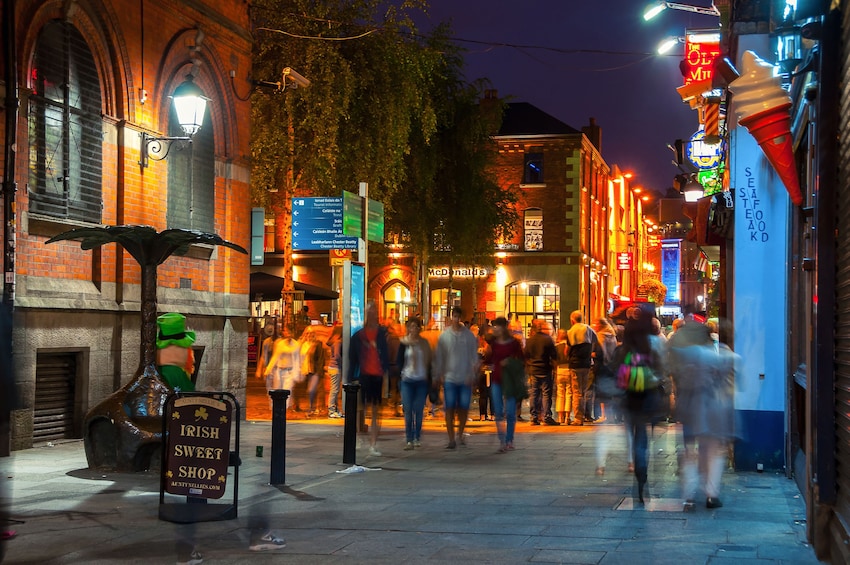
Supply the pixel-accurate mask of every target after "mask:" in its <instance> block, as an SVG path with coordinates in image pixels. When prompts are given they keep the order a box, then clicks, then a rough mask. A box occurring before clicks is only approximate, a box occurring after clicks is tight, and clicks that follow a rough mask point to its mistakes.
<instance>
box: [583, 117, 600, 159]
mask: <svg viewBox="0 0 850 565" xmlns="http://www.w3.org/2000/svg"><path fill="white" fill-rule="evenodd" d="M581 133H583V134H584V135H586V136H587V139H589V140H590V142H591V143H592V144H593V146H594V147H596V150H597V151H599V152H600V153H602V128H600V127H599V126H598V125H596V118H590V125H587V126H584V127H582V128H581Z"/></svg>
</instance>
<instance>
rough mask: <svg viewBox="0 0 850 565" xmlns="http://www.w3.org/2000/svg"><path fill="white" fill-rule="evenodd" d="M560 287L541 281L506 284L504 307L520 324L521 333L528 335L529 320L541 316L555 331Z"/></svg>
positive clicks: (559, 308) (559, 305)
mask: <svg viewBox="0 0 850 565" xmlns="http://www.w3.org/2000/svg"><path fill="white" fill-rule="evenodd" d="M560 296H561V289H560V287H559V286H558V285H556V284H552V283H547V282H541V281H522V282H517V283H513V284H511V285H509V286H508V288H507V292H506V304H505V306H506V309H507V311H508V313H510V314H512V317H513V319H515V320H516V321H518V322H519V325H521V326H522V331H523V335H524V336H525V337H528V330H529V328H530V327H531V321H532V320H534V319H535V318H542V319H544V320H546V321H547V322H549V323H550V324H552V330H553V331H557V329H558V319H559V313H560V310H561V304H560Z"/></svg>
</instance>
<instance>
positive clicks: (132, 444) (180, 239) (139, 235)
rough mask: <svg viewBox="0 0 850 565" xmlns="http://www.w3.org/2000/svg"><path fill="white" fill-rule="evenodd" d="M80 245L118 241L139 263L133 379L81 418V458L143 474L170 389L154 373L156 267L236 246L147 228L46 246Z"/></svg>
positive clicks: (115, 229) (85, 231)
mask: <svg viewBox="0 0 850 565" xmlns="http://www.w3.org/2000/svg"><path fill="white" fill-rule="evenodd" d="M66 240H73V241H79V242H80V247H81V248H82V249H84V250H89V249H94V248H96V247H100V246H102V245H106V244H107V243H117V244H119V245H121V246H122V247H123V248H124V249H126V250H127V252H128V253H130V255H132V256H133V258H134V259H136V261H138V263H139V266H140V267H141V269H142V284H141V314H142V327H141V343H140V347H141V358H140V362H139V368H138V370H137V371H136V375H135V377H134V378H133V379H132V380H131V381H130V382H129V383H127V384H126V385H125V386H123V387H122V388H121V389H119V390H118V391H116V392H114V393H113V394H112V395H110V396H109V397H108V398H106V399H105V400H104V401H103V402H101V403H100V404H98V405H97V406H95V407H93V408H92V409H91V410H90V411H89V413H88V414H87V415H86V421H85V430H84V431H85V447H86V458H87V459H88V462H89V467H91V468H115V469H118V470H121V471H144V470H146V469H148V468H150V467H151V463H152V459H154V460H155V459H156V456H157V454H158V449H159V444H160V443H161V441H162V437H161V435H162V422H161V419H160V418H161V416H162V407H163V405H164V403H165V399H166V397H167V396H168V394H169V392H170V390H169V388H168V387H167V385H166V384H165V383H164V382H163V381H162V378H161V377H160V375H159V373H158V372H157V370H156V332H157V325H156V315H157V301H156V289H157V267H158V266H159V265H161V264H162V263H163V262H165V260H166V259H168V258H169V257H171V256H172V255H174V254H178V255H180V254H184V253H185V252H186V251H187V250H188V249H189V246H190V245H192V244H207V245H221V246H224V247H229V248H231V249H234V250H236V251H239V252H240V253H245V254H247V251H246V250H245V249H244V248H243V247H242V246H240V245H237V244H235V243H232V242H229V241H226V240H224V239H222V238H221V237H219V236H218V235H216V234H210V233H204V232H200V231H195V230H183V229H169V230H164V231H162V232H157V231H156V230H155V229H154V228H153V227H151V226H132V225H129V226H128V225H124V226H104V227H94V228H78V229H74V230H70V231H67V232H64V233H60V234H59V235H56V236H54V237H52V238H50V239H49V240H47V243H55V242H57V241H66Z"/></svg>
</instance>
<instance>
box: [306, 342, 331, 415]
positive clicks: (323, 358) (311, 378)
mask: <svg viewBox="0 0 850 565" xmlns="http://www.w3.org/2000/svg"><path fill="white" fill-rule="evenodd" d="M326 362H327V351H326V349H325V345H324V344H323V343H322V342H321V341H319V340H318V339H317V338H316V329H315V328H314V327H313V326H307V327H306V328H304V333H303V334H302V335H301V375H302V379H303V380H304V381H306V382H307V398H308V400H309V402H310V408H309V410H308V412H307V415H308V416H317V415H318V414H319V410H318V408H317V406H316V397H317V396H318V392H319V383H321V382H322V380H323V378H324V376H325V363H326Z"/></svg>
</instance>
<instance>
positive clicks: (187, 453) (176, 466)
mask: <svg viewBox="0 0 850 565" xmlns="http://www.w3.org/2000/svg"><path fill="white" fill-rule="evenodd" d="M167 419H168V443H167V445H166V449H167V453H166V462H165V463H166V471H165V491H166V492H168V493H170V494H179V495H186V496H191V497H193V498H221V497H222V495H224V489H225V487H226V486H227V467H228V463H229V460H230V427H231V423H232V421H233V413H232V409H231V405H230V404H229V403H227V402H222V401H220V400H216V399H214V398H208V397H203V396H186V397H180V398H178V399H176V400H175V401H174V404H173V406H172V409H171V413H170V414H168V416H167Z"/></svg>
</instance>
